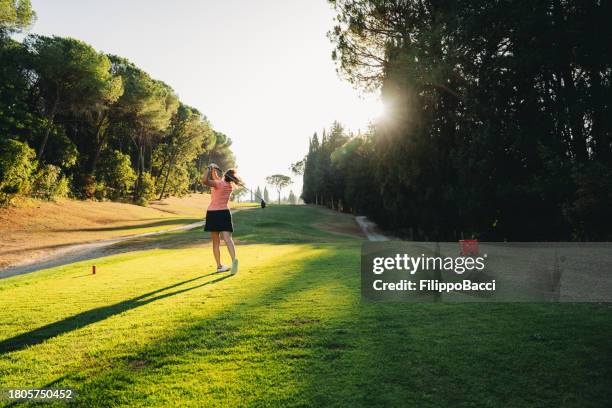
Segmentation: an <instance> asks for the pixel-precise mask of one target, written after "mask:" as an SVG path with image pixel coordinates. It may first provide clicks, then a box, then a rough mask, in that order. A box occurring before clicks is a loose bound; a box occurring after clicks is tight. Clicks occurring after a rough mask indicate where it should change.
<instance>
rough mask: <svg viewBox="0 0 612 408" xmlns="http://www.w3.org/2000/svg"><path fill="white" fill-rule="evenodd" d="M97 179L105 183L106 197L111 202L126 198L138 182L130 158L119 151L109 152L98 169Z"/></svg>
mask: <svg viewBox="0 0 612 408" xmlns="http://www.w3.org/2000/svg"><path fill="white" fill-rule="evenodd" d="M97 178H98V180H100V181H103V182H104V186H105V190H106V192H105V195H106V197H108V198H110V199H111V200H116V199H118V198H121V197H125V196H126V195H128V194H129V191H130V189H131V188H132V186H133V185H134V182H135V181H136V173H134V170H133V169H132V166H131V162H130V156H129V155H127V154H124V153H121V152H120V151H118V150H113V151H110V152H107V153H106V154H105V155H104V156H103V157H102V160H101V162H100V165H99V167H98V171H97Z"/></svg>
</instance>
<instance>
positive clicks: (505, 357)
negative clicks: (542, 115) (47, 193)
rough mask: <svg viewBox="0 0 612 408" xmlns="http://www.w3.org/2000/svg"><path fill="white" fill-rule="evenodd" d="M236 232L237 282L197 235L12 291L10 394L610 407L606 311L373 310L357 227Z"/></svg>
mask: <svg viewBox="0 0 612 408" xmlns="http://www.w3.org/2000/svg"><path fill="white" fill-rule="evenodd" d="M234 222H235V226H236V234H235V237H236V239H237V241H238V243H239V246H238V251H239V258H240V265H241V270H240V272H239V274H238V275H236V276H233V277H229V276H228V275H227V274H211V272H212V271H213V270H214V262H213V260H212V256H211V250H210V243H209V242H208V241H207V238H208V237H207V236H206V235H204V233H203V232H202V231H201V230H200V229H198V230H194V231H190V232H182V233H173V234H167V235H163V236H158V237H152V238H149V239H146V240H142V241H141V242H140V243H138V245H135V248H136V249H135V250H132V251H129V252H125V253H122V254H119V255H113V256H109V257H106V258H103V259H98V260H96V261H95V263H96V265H97V267H98V273H97V274H96V275H95V276H94V275H91V274H90V273H91V272H90V267H91V264H92V261H87V262H85V263H77V264H71V265H66V266H63V267H58V268H54V269H50V270H45V271H40V272H35V273H32V274H29V275H23V276H17V277H13V278H9V279H5V280H0V387H34V388H41V387H53V388H74V389H75V390H76V393H77V398H76V403H75V404H74V406H84V407H97V406H160V407H171V406H193V407H202V406H206V407H208V406H247V405H248V406H416V407H429V406H431V407H433V406H478V407H500V406H504V407H508V406H513V407H525V406H538V407H558V406H563V407H573V406H575V407H589V406H591V407H605V406H610V404H611V402H612V387H611V384H612V341H611V338H612V307H610V306H609V305H599V304H465V305H461V304H437V305H427V304H407V303H403V304H398V303H395V304H373V303H362V302H361V300H360V292H359V285H360V278H359V267H360V247H361V242H362V241H361V238H359V237H358V236H355V235H351V234H350V232H351V231H353V230H354V226H353V225H352V222H353V221H352V219H351V218H350V217H349V216H344V215H339V214H335V213H332V212H330V211H327V210H321V209H317V208H313V207H306V206H272V207H268V208H266V209H265V210H261V209H250V210H244V211H242V212H240V213H238V214H236V215H235V220H234ZM334 231H336V232H334ZM222 251H223V256H224V257H225V260H226V261H227V253H226V251H225V248H224V247H223V248H222ZM0 403H7V402H6V401H0Z"/></svg>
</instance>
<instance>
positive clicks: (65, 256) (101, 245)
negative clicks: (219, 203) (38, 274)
mask: <svg viewBox="0 0 612 408" xmlns="http://www.w3.org/2000/svg"><path fill="white" fill-rule="evenodd" d="M202 225H204V221H198V222H194V223H192V224H188V225H183V226H180V227H175V228H168V229H165V230H161V231H155V232H146V233H144V234H135V235H129V236H127V237H121V238H114V239H104V240H100V241H94V242H86V243H83V244H76V245H69V246H66V247H64V248H61V249H57V250H55V251H52V252H51V253H49V254H47V255H45V256H42V257H39V258H34V259H28V260H27V261H25V262H22V263H19V264H16V265H13V266H11V267H10V268H7V269H5V270H3V271H0V279H4V278H8V277H10V276H15V275H22V274H24V273H30V272H35V271H39V270H41V269H47V268H52V267H54V266H59V265H65V264H67V263H73V262H79V261H83V260H86V259H92V258H97V257H99V256H101V255H102V254H104V252H105V251H104V249H105V248H108V247H110V246H111V245H115V244H118V243H120V242H125V241H129V240H133V239H136V238H142V237H149V236H153V235H161V234H167V233H169V232H177V231H186V230H190V229H193V228H197V227H201V226H202Z"/></svg>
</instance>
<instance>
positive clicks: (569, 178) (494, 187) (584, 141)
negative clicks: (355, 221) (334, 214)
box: [303, 0, 612, 240]
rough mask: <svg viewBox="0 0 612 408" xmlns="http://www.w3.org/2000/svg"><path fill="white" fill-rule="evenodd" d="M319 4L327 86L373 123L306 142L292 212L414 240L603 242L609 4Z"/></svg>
mask: <svg viewBox="0 0 612 408" xmlns="http://www.w3.org/2000/svg"><path fill="white" fill-rule="evenodd" d="M332 3H333V5H334V6H335V9H336V12H337V26H336V27H335V28H334V30H332V31H331V32H330V38H331V39H332V41H333V42H334V44H335V46H336V49H335V51H334V54H333V57H334V58H335V59H336V60H337V63H338V67H339V72H340V73H341V74H343V75H344V76H345V77H346V78H347V79H348V80H350V81H351V82H352V83H354V84H355V85H356V86H358V87H360V88H363V89H376V88H380V89H381V95H382V99H383V102H384V103H385V106H386V115H385V117H384V118H383V119H381V120H379V121H378V123H376V124H375V126H374V127H373V128H372V129H371V131H370V132H368V134H367V135H359V136H357V137H356V138H353V139H351V140H350V141H349V142H348V143H346V144H345V143H344V141H342V137H341V136H339V135H336V134H332V135H329V136H324V137H323V139H322V140H321V141H319V140H318V138H316V137H315V138H313V139H312V140H311V145H310V152H309V154H308V159H307V162H306V164H305V167H304V169H305V174H304V191H303V197H304V200H305V201H306V202H310V203H316V202H318V203H320V204H325V205H328V206H331V207H339V208H342V209H344V210H346V211H353V212H359V213H364V214H367V215H369V216H371V217H372V218H374V219H375V220H376V221H377V222H378V223H379V224H381V225H382V226H384V227H387V228H393V229H395V230H397V231H398V232H399V233H400V234H402V233H403V234H404V235H405V236H409V237H413V238H415V239H424V238H430V239H434V238H438V239H455V238H460V237H461V236H466V237H467V236H471V235H474V236H477V237H480V238H482V239H493V240H503V239H508V240H550V239H553V240H555V239H579V240H606V239H610V238H612V236H611V235H610V231H612V216H610V212H609V210H607V209H609V208H611V207H612V145H611V143H612V121H611V118H612V104H611V101H610V95H612V89H611V88H612V83H611V80H612V52H611V49H610V47H611V44H612V42H611V41H610V38H612V26H610V24H608V23H607V18H608V17H609V16H610V15H612V9H611V7H612V3H610V2H599V1H595V0H590V1H584V2H578V1H560V0H546V1H536V2H513V1H485V0H469V1H462V2H458V1H448V2H438V1H418V2H417V1H408V0H393V1H379V0H367V1H364V0H338V1H332ZM333 132H334V131H333V129H332V133H333ZM345 137H346V136H345ZM340 142H342V143H340ZM339 144H341V145H342V146H341V147H340V146H339Z"/></svg>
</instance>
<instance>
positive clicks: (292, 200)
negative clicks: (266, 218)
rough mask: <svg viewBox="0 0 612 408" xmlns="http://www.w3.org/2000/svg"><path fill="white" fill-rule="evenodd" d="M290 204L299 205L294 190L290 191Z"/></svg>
mask: <svg viewBox="0 0 612 408" xmlns="http://www.w3.org/2000/svg"><path fill="white" fill-rule="evenodd" d="M289 204H291V205H296V204H297V197H296V196H295V194H293V190H289Z"/></svg>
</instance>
